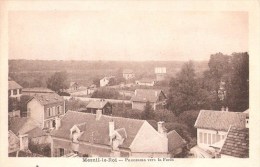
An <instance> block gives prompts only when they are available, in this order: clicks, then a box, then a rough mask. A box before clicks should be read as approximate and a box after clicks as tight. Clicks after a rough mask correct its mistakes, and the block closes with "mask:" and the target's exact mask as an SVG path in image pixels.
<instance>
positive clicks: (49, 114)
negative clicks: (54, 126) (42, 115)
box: [47, 108, 51, 116]
mask: <svg viewBox="0 0 260 167" xmlns="http://www.w3.org/2000/svg"><path fill="white" fill-rule="evenodd" d="M47 116H51V112H50V108H47Z"/></svg>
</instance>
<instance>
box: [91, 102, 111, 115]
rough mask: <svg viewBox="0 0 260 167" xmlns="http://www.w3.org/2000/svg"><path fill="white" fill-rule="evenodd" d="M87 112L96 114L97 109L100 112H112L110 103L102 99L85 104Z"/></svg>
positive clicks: (106, 113)
mask: <svg viewBox="0 0 260 167" xmlns="http://www.w3.org/2000/svg"><path fill="white" fill-rule="evenodd" d="M86 108H87V112H89V113H93V114H96V112H97V110H101V111H102V114H105V115H111V114H112V104H111V103H109V102H108V101H105V100H103V99H101V100H98V101H90V102H89V103H88V105H87V106H86Z"/></svg>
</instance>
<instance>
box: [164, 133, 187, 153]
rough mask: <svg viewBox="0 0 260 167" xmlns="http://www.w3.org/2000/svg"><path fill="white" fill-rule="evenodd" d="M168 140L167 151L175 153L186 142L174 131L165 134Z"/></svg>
mask: <svg viewBox="0 0 260 167" xmlns="http://www.w3.org/2000/svg"><path fill="white" fill-rule="evenodd" d="M167 138H168V151H175V150H176V149H178V148H182V147H183V146H185V145H186V141H185V140H184V139H183V138H182V137H181V136H180V135H179V134H178V133H177V132H176V131H175V130H172V131H170V132H169V133H167Z"/></svg>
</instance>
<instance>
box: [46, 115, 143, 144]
mask: <svg viewBox="0 0 260 167" xmlns="http://www.w3.org/2000/svg"><path fill="white" fill-rule="evenodd" d="M112 120H113V121H114V123H115V130H117V129H118V130H119V129H121V128H124V129H125V131H126V135H127V138H126V139H125V140H124V143H123V144H122V145H121V147H125V148H128V147H129V146H130V145H131V143H132V142H133V140H134V138H135V136H136V135H137V133H138V131H139V129H140V128H141V126H142V125H143V123H144V122H145V120H137V119H130V118H123V117H111V116H107V115H102V116H101V117H100V119H99V120H96V115H95V114H91V113H81V112H76V111H68V112H67V113H66V114H65V116H64V117H63V118H62V120H61V127H60V128H59V129H58V130H54V131H52V133H51V135H52V136H55V137H60V138H65V139H70V129H71V128H72V127H73V126H74V125H75V124H80V123H86V124H85V125H86V127H85V131H84V133H83V134H82V135H81V136H80V137H79V138H78V140H79V141H86V142H90V141H92V133H93V139H94V141H93V142H94V143H97V144H104V145H110V141H109V122H110V121H112ZM119 132H120V133H121V130H119Z"/></svg>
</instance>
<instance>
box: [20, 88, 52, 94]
mask: <svg viewBox="0 0 260 167" xmlns="http://www.w3.org/2000/svg"><path fill="white" fill-rule="evenodd" d="M49 93H55V92H54V91H52V90H50V89H48V88H44V87H34V88H23V95H29V96H33V95H35V94H49Z"/></svg>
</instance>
